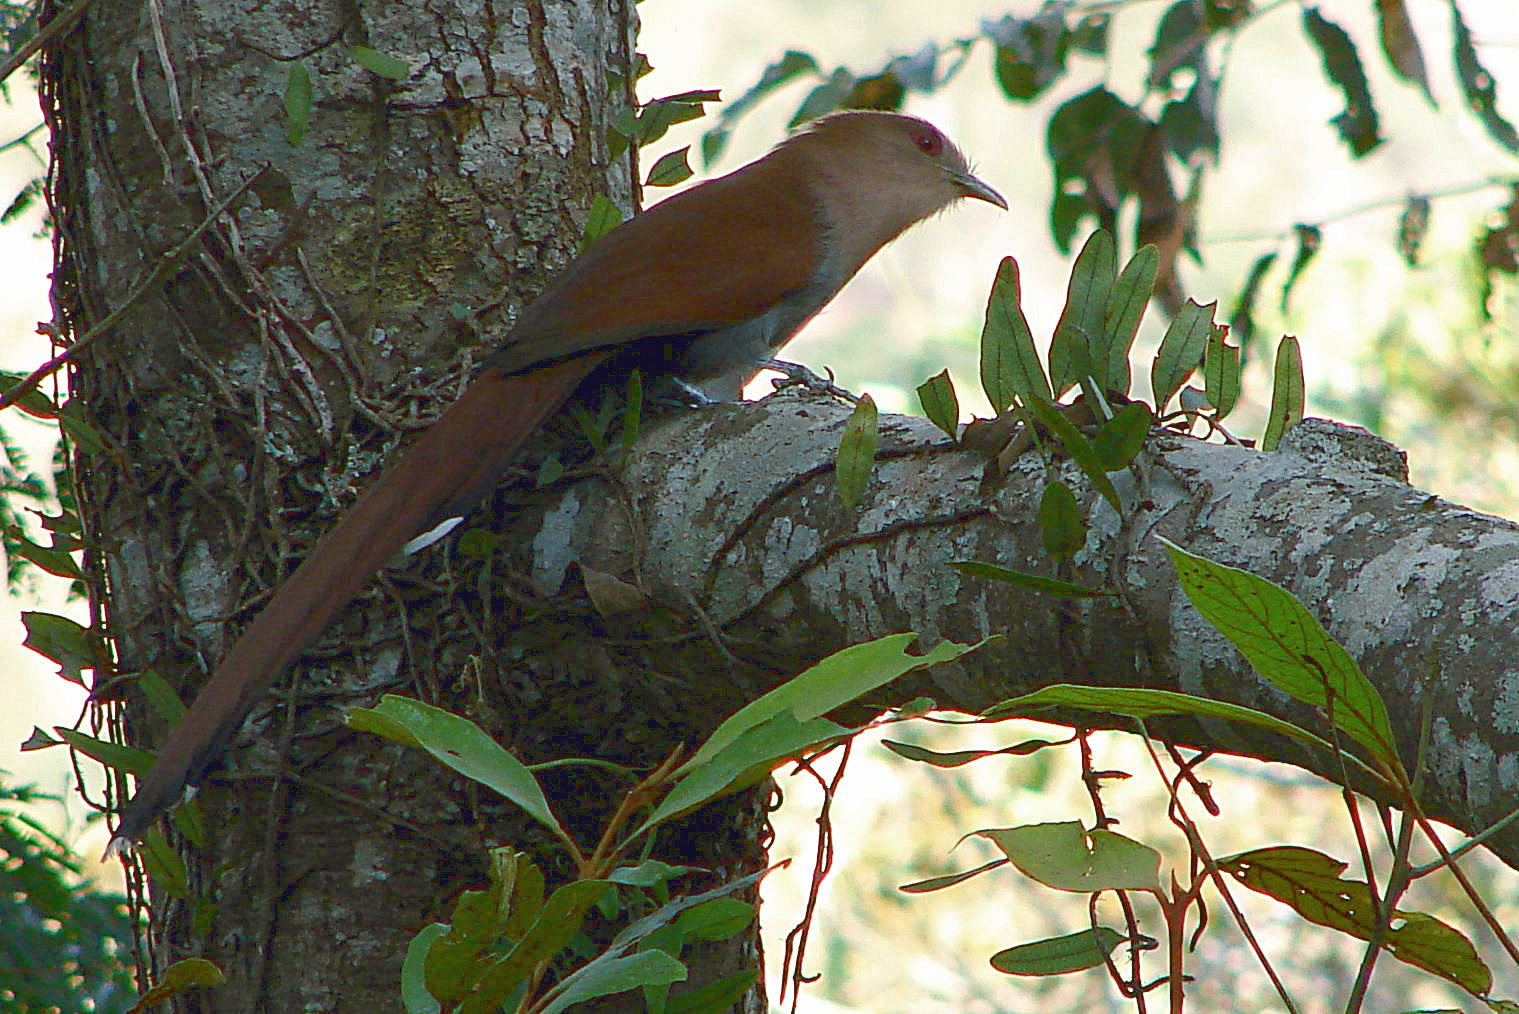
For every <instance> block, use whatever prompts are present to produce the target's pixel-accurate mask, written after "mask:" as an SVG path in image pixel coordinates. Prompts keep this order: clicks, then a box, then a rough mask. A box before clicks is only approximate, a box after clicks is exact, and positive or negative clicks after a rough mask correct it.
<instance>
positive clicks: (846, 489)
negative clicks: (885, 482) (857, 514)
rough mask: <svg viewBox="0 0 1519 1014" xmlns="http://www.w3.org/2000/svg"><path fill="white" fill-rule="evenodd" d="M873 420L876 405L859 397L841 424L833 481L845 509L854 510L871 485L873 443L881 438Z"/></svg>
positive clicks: (873, 458) (874, 457) (874, 447)
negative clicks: (841, 429) (846, 419)
mask: <svg viewBox="0 0 1519 1014" xmlns="http://www.w3.org/2000/svg"><path fill="white" fill-rule="evenodd" d="M876 418H877V414H876V403H875V401H874V399H872V398H871V397H870V395H868V394H866V395H862V396H861V398H860V400H859V402H858V403H857V404H856V405H855V407H854V411H853V412H851V413H850V415H849V419H848V421H847V422H845V423H844V435H843V436H842V437H840V438H839V453H838V457H837V459H836V460H835V464H834V479H835V481H836V483H837V488H838V491H839V499H840V500H841V501H842V502H843V504H844V509H845V510H850V511H852V510H854V509H855V506H856V505H857V504H859V502H860V497H862V496H864V495H865V488H866V487H867V486H869V485H870V475H871V472H873V471H874V470H875V465H876V443H877V441H878V440H879V439H880V430H879V429H878V427H877V422H876Z"/></svg>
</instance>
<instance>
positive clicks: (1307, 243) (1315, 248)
mask: <svg viewBox="0 0 1519 1014" xmlns="http://www.w3.org/2000/svg"><path fill="white" fill-rule="evenodd" d="M1292 231H1293V232H1294V233H1295V234H1296V235H1297V253H1296V254H1295V255H1294V256H1293V258H1292V267H1291V268H1289V269H1288V270H1287V281H1286V282H1284V283H1283V284H1282V312H1283V313H1286V312H1287V300H1288V299H1289V298H1291V296H1292V287H1293V286H1295V285H1296V284H1297V280H1298V278H1299V277H1301V275H1302V274H1303V271H1304V270H1305V269H1307V267H1308V265H1309V263H1310V262H1311V261H1312V260H1313V258H1314V257H1315V256H1316V255H1317V254H1318V252H1319V248H1320V247H1321V246H1323V245H1324V233H1323V231H1322V230H1320V229H1319V227H1318V226H1316V225H1301V224H1300V225H1295V226H1293V227H1292Z"/></svg>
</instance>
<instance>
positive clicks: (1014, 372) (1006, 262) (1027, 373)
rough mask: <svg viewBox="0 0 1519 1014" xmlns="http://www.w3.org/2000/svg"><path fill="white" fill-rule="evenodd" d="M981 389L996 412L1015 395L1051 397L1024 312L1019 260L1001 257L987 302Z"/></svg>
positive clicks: (1000, 411)
mask: <svg viewBox="0 0 1519 1014" xmlns="http://www.w3.org/2000/svg"><path fill="white" fill-rule="evenodd" d="M981 389H982V390H983V391H984V392H986V400H987V401H989V402H991V405H992V410H993V411H994V412H996V413H997V414H999V415H1000V414H1002V413H1003V412H1005V411H1006V410H1007V409H1008V408H1009V407H1010V406H1011V405H1012V404H1013V399H1014V398H1018V397H1021V398H1024V399H1030V398H1032V399H1038V400H1042V401H1049V400H1050V382H1049V378H1048V377H1046V376H1045V375H1044V367H1043V365H1041V364H1040V362H1039V351H1038V349H1036V348H1035V347H1034V334H1033V332H1032V331H1030V330H1029V326H1028V318H1026V317H1025V316H1024V315H1023V296H1022V288H1021V285H1020V282H1019V277H1018V262H1017V261H1015V260H1013V258H1011V257H1004V258H1002V263H1001V264H999V265H997V278H996V281H994V282H993V283H992V292H991V296H990V298H988V299H987V302H986V323H985V325H984V326H983V327H982V329H981Z"/></svg>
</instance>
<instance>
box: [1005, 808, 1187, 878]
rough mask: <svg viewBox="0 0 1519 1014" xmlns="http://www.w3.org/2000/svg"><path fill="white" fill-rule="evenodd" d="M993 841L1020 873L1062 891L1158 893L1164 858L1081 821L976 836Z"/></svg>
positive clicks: (1133, 842)
mask: <svg viewBox="0 0 1519 1014" xmlns="http://www.w3.org/2000/svg"><path fill="white" fill-rule="evenodd" d="M975 833H976V834H978V835H981V836H982V837H985V838H990V839H991V840H992V841H993V842H995V843H996V845H997V847H998V848H999V849H1001V850H1002V853H1003V855H1005V856H1007V857H1008V859H1010V860H1011V861H1012V863H1013V865H1014V866H1016V867H1018V870H1019V872H1021V873H1023V874H1024V875H1025V876H1028V877H1032V878H1033V879H1035V880H1037V881H1039V883H1041V884H1043V885H1045V886H1046V887H1053V888H1054V889H1055V890H1057V891H1076V892H1079V893H1082V894H1086V893H1089V892H1092V891H1158V890H1159V889H1160V853H1158V852H1156V851H1155V850H1154V849H1152V848H1150V847H1149V846H1148V845H1142V844H1140V843H1139V842H1137V841H1135V840H1134V839H1132V838H1127V837H1125V836H1124V835H1121V834H1119V833H1118V832H1116V831H1108V830H1104V829H1102V828H1098V829H1096V830H1092V831H1088V830H1086V828H1084V827H1082V825H1081V822H1080V821H1078V820H1067V821H1059V822H1057V823H1050V824H1026V825H1024V826H1022V827H1000V828H988V829H986V830H983V831H977V832H975Z"/></svg>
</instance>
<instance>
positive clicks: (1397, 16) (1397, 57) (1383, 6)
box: [1376, 0, 1435, 105]
mask: <svg viewBox="0 0 1519 1014" xmlns="http://www.w3.org/2000/svg"><path fill="white" fill-rule="evenodd" d="M1376 8H1377V36H1378V38H1379V39H1380V40H1381V42H1382V52H1383V53H1385V54H1386V55H1387V62H1388V63H1389V64H1391V65H1392V69H1393V70H1395V71H1397V72H1398V76H1399V77H1401V78H1402V79H1403V80H1405V81H1407V82H1408V83H1409V84H1412V85H1414V86H1416V87H1417V88H1418V89H1419V90H1420V91H1422V92H1423V93H1424V97H1425V98H1426V99H1428V100H1429V102H1430V105H1434V102H1435V97H1434V95H1433V94H1432V93H1431V92H1430V90H1429V75H1428V73H1426V71H1425V70H1424V53H1423V51H1422V50H1421V49H1420V48H1419V37H1418V35H1416V34H1415V33H1414V26H1413V20H1412V19H1411V18H1409V16H1408V8H1407V7H1405V6H1404V3H1403V0H1376Z"/></svg>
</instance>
